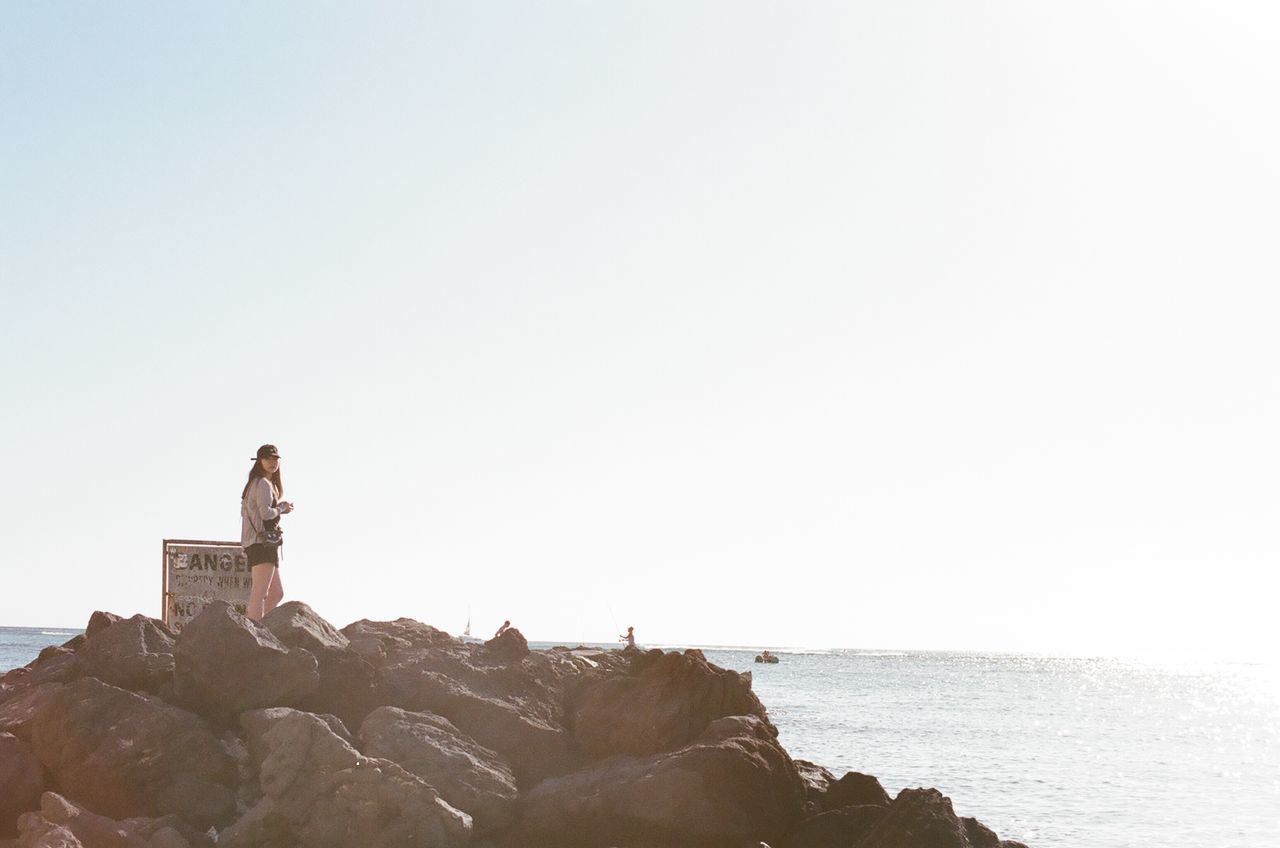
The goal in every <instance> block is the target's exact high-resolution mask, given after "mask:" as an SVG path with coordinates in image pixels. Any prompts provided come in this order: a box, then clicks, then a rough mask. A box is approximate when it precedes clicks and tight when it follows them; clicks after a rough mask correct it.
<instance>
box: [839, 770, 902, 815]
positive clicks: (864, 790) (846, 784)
mask: <svg viewBox="0 0 1280 848" xmlns="http://www.w3.org/2000/svg"><path fill="white" fill-rule="evenodd" d="M889 800H890V799H889V793H888V792H885V791H884V787H883V786H881V785H880V781H879V780H877V779H876V778H874V777H872V776H871V775H869V774H862V773H860V772H856V771H850V772H846V773H845V775H844V777H842V778H840V779H839V780H836V781H833V782H832V783H831V784H830V785H829V786H828V787H827V791H826V792H824V793H822V809H823V810H838V809H840V808H841V807H861V806H866V805H868V804H873V805H881V806H883V805H885V804H888V803H889Z"/></svg>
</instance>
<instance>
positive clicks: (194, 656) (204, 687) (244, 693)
mask: <svg viewBox="0 0 1280 848" xmlns="http://www.w3.org/2000/svg"><path fill="white" fill-rule="evenodd" d="M174 660H175V665H174V694H175V696H176V697H177V699H178V701H179V703H181V704H182V705H184V706H187V707H189V708H191V709H193V710H195V711H197V712H199V713H201V714H203V715H207V716H210V717H212V718H215V719H228V718H231V717H233V716H234V715H236V714H238V713H240V712H243V711H244V710H250V709H255V708H259V707H268V706H274V705H280V704H295V703H297V702H299V701H301V700H302V699H304V698H306V697H307V696H309V695H311V694H312V693H314V692H315V691H316V688H317V687H318V686H319V683H320V675H319V673H318V671H317V663H316V658H315V656H313V655H312V654H311V652H310V651H307V650H305V649H302V648H292V649H291V648H289V647H287V646H286V645H285V644H284V643H282V642H281V641H280V640H279V639H277V638H276V637H275V636H274V635H272V633H271V631H270V630H268V629H266V628H265V627H263V626H261V625H260V624H258V623H257V622H254V621H251V620H249V619H248V618H245V617H244V616H243V615H240V614H239V613H238V612H236V611H235V609H234V608H233V607H232V606H231V605H230V604H227V603H226V602H225V601H214V602H213V603H211V604H209V605H208V606H207V607H205V608H204V610H203V611H202V612H201V613H200V614H199V615H198V616H196V617H195V618H194V619H192V620H191V621H190V622H188V623H187V625H186V626H185V627H184V628H182V633H181V634H180V635H179V636H178V641H177V646H176V649H175V651H174Z"/></svg>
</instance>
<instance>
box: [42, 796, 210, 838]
mask: <svg viewBox="0 0 1280 848" xmlns="http://www.w3.org/2000/svg"><path fill="white" fill-rule="evenodd" d="M20 826H21V829H22V834H21V837H20V838H19V839H18V848H74V846H76V845H80V846H84V848H207V846H211V845H212V844H213V843H212V841H211V840H210V839H209V838H208V836H206V835H205V834H203V833H200V832H199V831H196V830H194V829H193V828H192V827H191V826H190V825H188V824H187V823H186V822H184V821H182V820H181V819H179V818H177V817H176V816H165V817H164V818H160V819H152V818H134V819H126V820H124V821H116V820H115V819H111V818H108V817H106V816H100V815H98V814H96V813H93V812H90V811H89V810H87V809H85V808H84V807H83V806H81V805H80V804H77V803H75V802H74V801H71V800H68V799H67V798H64V797H62V796H61V795H58V794H56V793H54V792H46V793H44V796H43V797H42V798H41V799H40V809H39V811H38V812H32V813H27V814H26V815H24V816H23V817H22V820H21V825H20Z"/></svg>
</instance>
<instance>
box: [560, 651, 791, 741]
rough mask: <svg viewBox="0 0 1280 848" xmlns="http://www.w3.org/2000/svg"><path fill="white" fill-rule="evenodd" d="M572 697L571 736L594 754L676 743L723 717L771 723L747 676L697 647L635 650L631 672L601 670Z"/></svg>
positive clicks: (570, 712) (695, 734) (700, 731)
mask: <svg viewBox="0 0 1280 848" xmlns="http://www.w3.org/2000/svg"><path fill="white" fill-rule="evenodd" d="M571 701H572V702H571V703H570V705H569V708H568V709H569V723H570V727H572V729H573V734H574V738H575V739H576V740H577V742H578V743H579V745H580V746H581V747H582V749H583V751H584V752H585V753H586V754H587V755H588V756H590V757H595V758H600V757H607V756H611V755H614V754H633V755H645V754H656V753H659V752H662V751H670V750H674V749H676V748H680V747H682V746H684V745H687V744H689V743H690V742H691V741H693V740H694V739H695V738H697V737H698V736H699V735H700V734H701V733H702V732H703V731H704V730H706V728H707V725H709V724H710V723H711V722H713V721H715V720H716V719H718V718H722V717H724V716H733V715H750V716H756V717H758V718H759V719H761V720H762V721H764V722H765V724H766V725H768V726H769V727H770V728H772V725H769V724H768V718H767V715H766V712H765V708H764V705H763V704H761V703H760V699H759V698H757V697H756V695H755V693H754V692H752V691H751V679H750V677H748V676H746V675H743V674H739V673H738V672H736V671H731V670H729V669H723V668H719V667H717V666H714V665H712V664H711V663H708V662H707V660H706V657H704V656H703V654H702V652H701V651H697V650H688V651H685V652H684V653H683V654H678V653H663V652H661V651H657V650H654V651H649V652H647V653H644V654H637V655H636V656H635V659H634V660H633V661H632V663H631V667H630V673H628V674H624V675H620V676H619V675H604V676H601V677H599V678H598V679H597V680H596V682H594V683H593V684H591V683H588V684H585V685H583V686H580V687H578V688H577V689H576V690H575V691H574V692H573V694H572V699H571ZM775 732H776V731H775Z"/></svg>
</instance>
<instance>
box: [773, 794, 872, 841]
mask: <svg viewBox="0 0 1280 848" xmlns="http://www.w3.org/2000/svg"><path fill="white" fill-rule="evenodd" d="M888 809H889V807H888V804H887V803H886V804H880V805H865V806H860V807H842V808H840V809H838V810H831V811H829V812H825V813H819V814H818V815H816V816H810V817H809V818H807V819H805V820H804V821H802V822H800V824H799V825H797V826H796V829H795V830H793V831H791V833H788V834H787V835H786V836H785V837H783V839H782V840H781V841H780V842H779V843H778V848H831V846H834V845H838V846H841V848H848V846H852V845H856V844H858V840H859V839H862V838H863V837H864V836H866V834H867V833H869V832H870V830H871V828H872V827H874V826H875V823H876V822H878V821H879V820H880V819H881V817H883V816H884V814H885V813H886V812H887V811H888Z"/></svg>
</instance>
